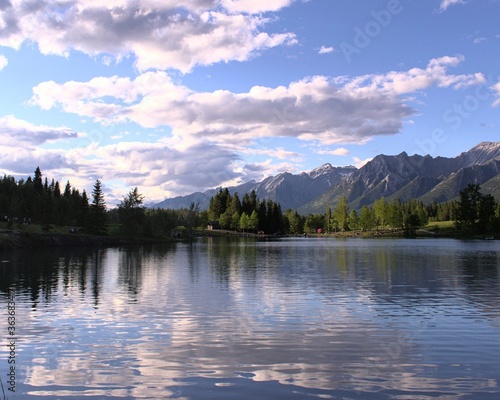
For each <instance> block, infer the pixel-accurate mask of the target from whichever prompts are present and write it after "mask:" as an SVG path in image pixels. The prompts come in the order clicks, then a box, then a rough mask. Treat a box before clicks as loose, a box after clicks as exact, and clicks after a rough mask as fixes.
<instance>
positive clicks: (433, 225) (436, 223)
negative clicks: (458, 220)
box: [425, 221, 455, 229]
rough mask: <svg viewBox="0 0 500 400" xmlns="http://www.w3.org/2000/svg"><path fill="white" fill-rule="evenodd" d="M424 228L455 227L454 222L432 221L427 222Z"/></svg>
mask: <svg viewBox="0 0 500 400" xmlns="http://www.w3.org/2000/svg"><path fill="white" fill-rule="evenodd" d="M425 227H426V228H440V229H442V228H454V227H455V221H433V222H429V223H428V224H427V225H426V226H425Z"/></svg>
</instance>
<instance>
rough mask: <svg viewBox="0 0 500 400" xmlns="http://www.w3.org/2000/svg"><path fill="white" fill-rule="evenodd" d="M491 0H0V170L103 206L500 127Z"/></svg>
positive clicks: (425, 147)
mask: <svg viewBox="0 0 500 400" xmlns="http://www.w3.org/2000/svg"><path fill="white" fill-rule="evenodd" d="M499 15H500V1H498V0H483V1H472V0H426V1H417V0H384V1H378V0H370V1H367V0H366V1H353V0H308V1H306V0H192V1H189V2H187V1H184V2H183V1H179V0H175V1H174V0H133V1H132V0H106V1H103V0H64V1H62V0H61V1H55V0H46V1H40V2H32V1H30V0H0V89H1V92H0V140H1V141H0V173H1V174H10V175H14V176H16V177H18V178H26V177H27V176H29V175H32V174H33V171H34V169H35V168H36V167H37V166H40V168H41V170H42V172H43V173H44V175H46V176H47V177H49V179H51V178H55V179H57V180H59V181H61V182H66V180H70V181H71V183H72V184H73V185H74V186H75V187H77V188H80V189H83V188H85V189H87V190H88V191H89V190H91V188H92V185H93V183H94V182H95V180H96V179H101V180H102V181H103V183H104V186H105V190H106V196H107V197H106V198H107V201H108V204H109V205H112V204H116V202H118V201H119V200H120V199H121V198H122V197H123V196H124V195H125V194H126V193H127V192H128V191H129V190H130V189H131V188H133V187H135V186H138V187H139V190H140V192H141V193H143V194H145V195H146V200H147V201H148V202H154V201H159V200H163V199H164V198H166V197H173V196H176V195H183V194H188V193H191V192H194V191H198V190H205V189H208V188H212V187H217V186H228V185H235V184H239V183H243V182H246V181H248V180H251V179H255V180H261V179H263V178H264V177H266V176H269V175H275V174H277V173H280V172H284V171H288V172H292V173H297V172H301V171H307V170H311V169H314V168H316V167H318V166H320V165H322V164H324V163H327V162H328V163H331V164H332V165H337V166H345V165H357V166H361V165H363V163H366V161H367V160H369V159H371V158H372V157H374V156H375V155H377V154H381V153H382V154H389V155H390V154H399V153H400V152H402V151H406V152H407V153H409V154H415V153H417V154H430V155H433V156H436V155H442V156H448V157H453V156H456V155H458V154H460V153H461V152H463V151H466V150H468V149H469V148H471V147H473V146H474V145H476V144H478V143H480V142H482V141H497V140H499V138H500V136H499V133H498V132H499V127H500V112H499V111H500V25H499V24H498V16H499Z"/></svg>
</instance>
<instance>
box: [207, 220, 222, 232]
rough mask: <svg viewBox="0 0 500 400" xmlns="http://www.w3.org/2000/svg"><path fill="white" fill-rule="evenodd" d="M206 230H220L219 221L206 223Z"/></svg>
mask: <svg viewBox="0 0 500 400" xmlns="http://www.w3.org/2000/svg"><path fill="white" fill-rule="evenodd" d="M207 229H208V230H210V231H211V230H214V229H220V224H219V221H208V226H207Z"/></svg>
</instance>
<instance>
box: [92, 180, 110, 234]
mask: <svg viewBox="0 0 500 400" xmlns="http://www.w3.org/2000/svg"><path fill="white" fill-rule="evenodd" d="M101 185H102V184H101V181H100V180H99V179H98V180H97V181H96V182H95V184H94V189H93V191H92V204H91V205H90V208H89V213H88V225H87V231H88V232H89V233H91V234H93V235H106V234H107V231H108V218H107V214H106V202H105V201H104V194H103V192H102V187H101Z"/></svg>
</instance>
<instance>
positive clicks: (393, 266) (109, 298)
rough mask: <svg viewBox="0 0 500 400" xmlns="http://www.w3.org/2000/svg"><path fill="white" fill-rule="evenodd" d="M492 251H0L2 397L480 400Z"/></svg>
mask: <svg viewBox="0 0 500 400" xmlns="http://www.w3.org/2000/svg"><path fill="white" fill-rule="evenodd" d="M499 254H500V246H499V245H498V243H497V242H462V241H456V240H402V239H400V240H361V239H353V240H344V241H343V240H321V239H287V240H282V241H271V242H252V241H250V242H242V241H230V240H214V239H203V240H200V241H198V242H197V243H194V244H192V245H187V244H178V245H175V246H167V247H165V246H157V247H150V248H148V247H141V248H133V249H100V250H90V249H71V250H68V249H51V250H40V251H36V252H35V251H34V252H29V253H28V252H25V251H20V252H11V253H8V254H2V256H3V257H4V260H5V261H9V262H8V263H7V262H6V263H3V264H2V267H1V268H2V270H0V278H1V284H0V296H1V298H2V303H4V302H5V301H6V293H7V291H8V288H9V287H12V286H15V287H16V307H17V311H16V313H17V327H16V328H17V333H18V337H19V341H18V344H17V345H18V372H17V374H18V375H17V388H16V389H17V398H30V397H35V396H36V397H37V398H44V397H45V398H50V399H55V398H95V399H97V398H125V399H132V398H150V399H164V398H179V399H181V398H185V399H198V398H199V399H201V398H203V399H205V398H213V399H216V398H217V399H220V398H228V399H229V398H239V399H255V398H262V399H263V398H269V399H280V398H283V399H284V398H292V399H294V398H297V399H309V398H310V399H317V398H331V399H338V398H346V399H351V398H352V399H409V398H411V399H428V398H429V399H430V398H440V399H483V398H484V399H494V398H495V399H496V398H498V396H499V395H500V388H499V383H500V373H499V372H498V371H500V361H499V357H498V354H500V311H498V310H499V307H498V306H499V304H500V290H499V286H500V278H499V266H500V258H499ZM4 300H5V301H4ZM0 331H1V332H6V331H7V321H6V318H3V319H2V320H0ZM6 358H7V352H6V351H5V349H4V348H2V349H1V350H0V374H1V376H2V378H3V382H4V384H5V377H6V375H5V374H6V371H7V368H8V364H7V362H6ZM23 393H24V394H23Z"/></svg>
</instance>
